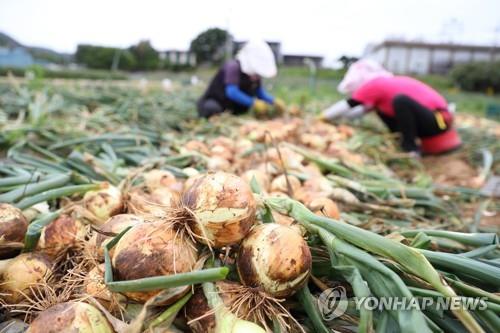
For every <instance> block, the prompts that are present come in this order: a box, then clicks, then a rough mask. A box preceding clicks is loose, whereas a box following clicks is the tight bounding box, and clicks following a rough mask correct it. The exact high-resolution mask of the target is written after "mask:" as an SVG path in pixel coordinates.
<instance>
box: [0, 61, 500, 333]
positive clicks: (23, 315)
mask: <svg viewBox="0 0 500 333" xmlns="http://www.w3.org/2000/svg"><path fill="white" fill-rule="evenodd" d="M194 74H196V76H197V77H198V78H199V79H201V83H197V84H193V79H192V76H193V75H194ZM209 74H210V72H209V71H201V72H196V73H189V74H186V73H184V74H172V73H167V74H165V75H163V73H161V74H159V73H155V74H154V75H150V76H148V80H144V79H142V80H141V79H139V78H135V77H132V78H131V79H129V80H113V81H107V80H75V79H41V78H32V79H23V78H15V77H6V78H2V79H1V80H0V259H2V260H1V261H0V276H1V280H0V304H1V306H0V332H3V330H4V329H5V330H6V332H9V333H11V332H25V331H26V329H27V332H45V331H44V325H46V323H50V322H56V321H57V322H58V323H59V325H62V326H61V327H62V328H64V329H66V330H67V331H68V332H70V331H72V330H73V331H74V330H76V329H81V330H82V331H85V330H87V331H89V332H99V333H100V332H105V333H107V332H129V333H131V332H266V331H267V332H322V333H323V332H333V331H337V332H372V331H373V330H376V331H377V332H391V331H401V332H467V331H469V332H496V331H497V330H498V327H500V318H499V314H500V298H499V294H498V293H499V291H500V249H499V248H498V233H499V232H500V215H499V214H500V213H499V208H500V200H498V196H497V197H495V196H494V195H492V194H491V193H490V192H494V189H493V191H490V192H488V186H487V184H488V183H489V182H490V183H491V179H492V178H493V176H495V175H496V176H498V175H500V124H499V123H498V122H496V121H495V120H492V119H486V118H484V117H483V116H484V115H485V110H486V108H487V107H488V105H491V104H499V103H500V98H499V97H498V95H497V96H496V97H495V96H485V95H480V94H466V93H461V92H458V91H456V90H455V89H453V88H452V87H450V86H449V85H448V84H447V83H445V82H444V83H441V85H440V86H438V88H439V89H440V90H441V91H442V92H443V93H444V95H445V96H446V97H447V98H448V99H449V100H450V101H451V102H455V103H456V104H457V108H458V112H459V114H458V116H457V121H456V127H457V128H458V129H459V132H460V134H461V136H462V139H463V142H464V144H463V147H462V148H461V149H460V150H459V151H457V152H454V153H452V154H449V155H446V156H440V157H424V158H422V159H421V160H415V159H411V158H409V157H408V156H407V155H406V154H404V153H402V152H401V151H400V150H399V149H398V141H397V138H396V137H394V135H392V134H390V133H389V132H387V131H386V130H385V129H384V127H383V126H382V124H381V123H380V122H379V121H378V120H377V119H376V118H375V117H372V116H368V117H365V118H364V119H363V120H361V121H356V122H342V123H324V122H321V121H319V120H317V118H316V115H317V114H318V113H319V112H320V111H321V110H322V109H323V108H325V107H326V106H328V105H329V104H331V103H333V102H334V101H336V100H337V99H339V98H340V95H339V94H338V93H336V92H335V91H334V86H335V82H336V80H337V79H338V78H336V75H338V74H335V73H333V72H331V73H329V72H322V73H320V74H319V75H318V77H317V79H316V80H315V81H312V80H310V79H309V78H308V77H307V73H304V72H297V73H295V72H293V71H292V70H289V71H288V72H287V71H285V72H284V73H283V75H280V76H279V79H276V80H274V81H270V82H267V85H268V88H269V90H270V91H271V92H273V93H274V94H275V95H277V96H280V97H282V98H284V99H285V100H286V101H288V102H290V106H289V108H288V110H287V112H286V113H285V114H282V115H279V116H277V117H273V118H271V117H269V118H268V117H258V118H256V117H255V116H254V115H253V114H248V115H245V116H242V117H233V116H231V115H226V114H224V115H222V116H217V117H213V118H211V119H210V120H208V121H207V120H204V119H197V117H196V109H195V103H196V100H197V98H198V96H199V95H200V94H201V92H202V91H203V88H204V83H203V82H205V83H206V80H207V78H208V77H209ZM164 77H168V78H169V79H170V81H169V82H168V84H167V82H162V81H161V80H162V79H163V78H164ZM431 79H435V78H429V80H431ZM490 187H491V186H490ZM339 290H340V291H342V297H341V298H339V297H338V295H336V294H335V295H334V294H333V292H334V291H339ZM368 296H375V297H379V298H380V297H399V298H405V299H407V300H409V299H413V298H416V299H419V300H421V299H422V298H429V299H433V300H436V301H438V300H444V299H447V298H454V297H458V296H460V297H462V299H466V300H468V299H473V298H481V300H482V301H483V302H484V304H486V308H482V309H477V308H469V309H464V308H462V307H456V308H453V309H447V310H442V309H441V310H440V309H439V308H438V309H436V308H430V307H429V308H422V309H421V308H417V307H414V308H410V309H397V310H387V309H375V308H373V309H368V308H361V309H359V308H357V307H356V304H355V301H354V298H355V297H357V298H360V297H368ZM332 302H333V304H332ZM333 305H335V307H336V308H337V309H339V311H340V312H339V311H337V312H334V310H335V307H334V308H332V306H333ZM47 309H50V310H49V311H47ZM85 332H86V331H85Z"/></svg>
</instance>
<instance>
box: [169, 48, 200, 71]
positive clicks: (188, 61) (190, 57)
mask: <svg viewBox="0 0 500 333" xmlns="http://www.w3.org/2000/svg"><path fill="white" fill-rule="evenodd" d="M160 59H161V60H166V61H167V62H168V63H169V64H170V65H172V66H189V67H195V66H196V55H195V54H194V53H193V52H190V51H183V50H167V51H164V52H160Z"/></svg>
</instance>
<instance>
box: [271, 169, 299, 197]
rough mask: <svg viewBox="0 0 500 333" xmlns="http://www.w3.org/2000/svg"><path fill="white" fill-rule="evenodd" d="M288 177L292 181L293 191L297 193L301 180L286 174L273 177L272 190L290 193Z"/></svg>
mask: <svg viewBox="0 0 500 333" xmlns="http://www.w3.org/2000/svg"><path fill="white" fill-rule="evenodd" d="M287 179H288V182H289V183H290V187H291V190H292V193H295V192H296V191H297V190H298V189H299V188H300V180H299V179H298V178H297V177H295V176H292V175H288V176H285V175H284V174H283V175H280V176H278V177H276V178H274V179H273V181H272V183H271V191H273V192H275V191H276V192H283V193H288V183H287Z"/></svg>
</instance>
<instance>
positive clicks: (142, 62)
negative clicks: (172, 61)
mask: <svg viewBox="0 0 500 333" xmlns="http://www.w3.org/2000/svg"><path fill="white" fill-rule="evenodd" d="M129 50H130V52H131V53H132V54H133V56H134V58H135V60H136V65H135V69H138V70H155V69H158V68H159V66H160V56H159V53H158V51H156V50H155V49H154V48H153V46H151V43H150V42H149V40H142V41H140V42H139V44H137V45H134V46H131V47H130V48H129Z"/></svg>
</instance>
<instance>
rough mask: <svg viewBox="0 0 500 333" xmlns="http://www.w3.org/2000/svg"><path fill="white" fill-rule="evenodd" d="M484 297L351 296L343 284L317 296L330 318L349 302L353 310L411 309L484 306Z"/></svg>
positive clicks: (325, 313)
mask: <svg viewBox="0 0 500 333" xmlns="http://www.w3.org/2000/svg"><path fill="white" fill-rule="evenodd" d="M486 301H487V298H486V297H459V296H457V297H374V296H369V297H352V298H347V292H346V289H345V288H344V287H342V286H337V287H335V288H330V289H327V290H325V291H323V292H322V293H321V294H320V296H319V298H318V308H319V310H320V312H321V315H322V317H323V319H324V320H326V321H330V320H333V319H335V318H338V317H340V316H342V315H343V314H344V313H345V312H346V310H347V307H348V305H349V303H351V304H353V305H355V307H356V310H361V309H365V310H370V311H377V310H378V311H382V310H389V311H402V310H403V311H405V310H406V311H411V310H421V311H423V310H429V309H433V310H437V311H440V310H452V311H453V310H460V309H463V310H471V311H475V310H486V309H487V308H488V304H487V303H486Z"/></svg>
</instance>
